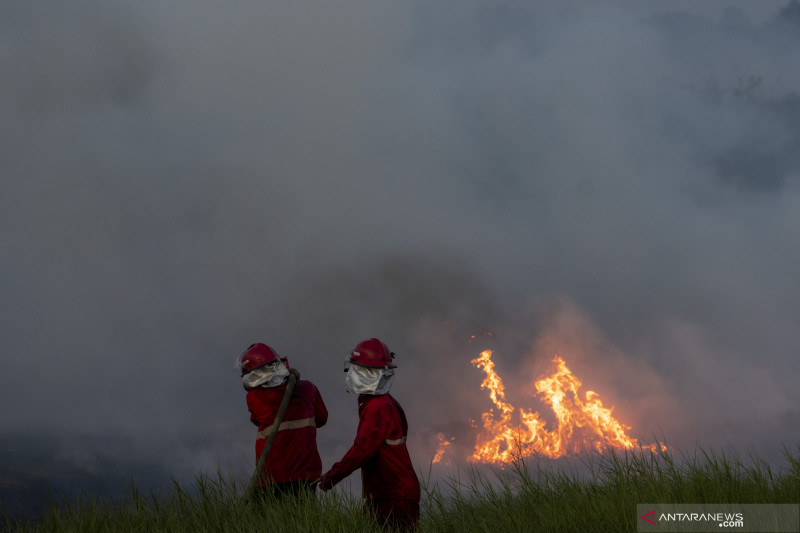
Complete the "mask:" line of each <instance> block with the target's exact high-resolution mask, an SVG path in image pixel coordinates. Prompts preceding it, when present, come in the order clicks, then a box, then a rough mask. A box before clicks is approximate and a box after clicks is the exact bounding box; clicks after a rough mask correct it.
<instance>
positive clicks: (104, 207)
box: [0, 0, 800, 477]
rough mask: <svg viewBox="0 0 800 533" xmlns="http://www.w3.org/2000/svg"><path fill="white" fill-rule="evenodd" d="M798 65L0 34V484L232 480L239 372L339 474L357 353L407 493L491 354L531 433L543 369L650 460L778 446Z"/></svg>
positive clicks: (684, 16) (566, 51)
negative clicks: (1, 477) (305, 409)
mask: <svg viewBox="0 0 800 533" xmlns="http://www.w3.org/2000/svg"><path fill="white" fill-rule="evenodd" d="M799 53H800V4H799V3H798V2H789V1H760V2H750V1H732V0H731V1H721V2H701V3H698V2H688V1H687V2H679V1H671V2H665V1H663V2H632V1H630V2H629V1H615V2H612V1H605V2H595V3H591V4H588V3H584V2H555V1H552V2H550V1H547V2H515V1H504V0H498V1H493V2H488V1H483V0H467V1H463V0H459V1H458V2H456V1H450V0H445V1H443V2H438V3H436V4H433V5H432V4H430V3H429V2H418V1H411V2H405V3H401V4H398V3H396V2H364V1H361V0H343V1H340V2H335V3H331V2H327V3H326V2H269V1H267V2H265V1H261V2H254V1H243V2H236V3H234V4H230V3H219V2H211V1H198V2H191V3H179V2H156V1H149V0H148V1H142V2H137V3H135V4H131V3H129V2H121V1H111V2H107V1H105V2H101V1H99V0H87V1H82V2H74V3H68V4H65V3H63V2H57V1H53V0H46V1H43V2H35V3H31V2H23V1H17V0H12V1H10V2H3V3H2V6H0V258H1V259H2V260H1V261H0V313H1V314H2V315H1V316H2V319H1V320H0V339H1V340H2V343H1V344H0V346H2V348H0V350H2V351H1V352H0V353H1V354H2V355H1V356H0V443H3V444H2V445H3V446H5V447H6V450H5V453H4V455H5V456H6V458H7V459H6V460H5V462H6V465H5V466H4V468H6V470H8V469H10V470H9V471H11V472H12V474H10V475H12V477H13V475H17V474H19V472H21V471H22V470H24V465H23V464H22V462H23V459H19V457H21V456H20V455H19V453H16V452H18V451H19V450H20V449H22V448H29V447H33V449H46V450H49V452H48V454H49V455H50V456H51V457H52V458H53V460H54V461H56V462H61V463H62V464H70V465H73V466H75V467H76V468H85V469H88V470H91V469H92V468H100V466H98V465H107V464H116V465H118V466H116V467H114V468H116V469H117V470H119V469H120V468H121V469H122V470H123V471H124V472H127V471H130V472H136V471H137V468H139V467H140V466H141V465H150V466H152V465H156V466H157V467H158V468H161V469H163V470H164V471H165V472H168V473H169V474H170V475H176V476H178V477H182V476H183V477H186V476H188V477H191V476H193V475H195V474H196V473H199V472H214V471H217V470H222V471H226V472H228V471H229V472H234V473H236V475H240V476H246V475H247V472H248V469H250V468H251V467H252V463H253V461H254V458H253V454H254V452H253V441H254V438H255V428H254V426H252V425H251V424H250V422H249V416H248V413H247V410H246V406H245V403H244V391H243V389H242V386H241V381H240V377H239V373H238V372H237V370H236V369H235V368H234V361H235V359H236V357H237V356H238V355H239V354H240V353H241V352H242V351H243V350H244V349H245V348H246V347H247V346H248V345H249V344H251V343H253V342H264V343H267V344H269V345H270V346H272V347H273V348H275V349H276V350H277V351H278V352H279V353H281V354H282V355H286V356H288V357H289V361H290V363H291V364H292V365H293V366H295V367H297V368H298V369H299V370H300V371H301V373H302V376H303V378H304V379H309V380H311V381H312V382H313V383H315V384H316V385H317V387H318V388H319V390H320V391H321V394H322V396H323V398H324V400H325V402H326V403H327V405H328V408H329V410H330V413H331V414H330V420H329V423H328V425H327V426H326V427H324V428H322V429H321V430H320V431H319V435H318V442H319V446H320V452H321V454H322V458H323V465H324V467H325V468H328V467H329V466H330V465H331V464H332V463H333V462H335V461H336V460H338V459H339V458H340V457H341V456H342V455H343V453H344V452H345V451H346V450H347V448H348V447H349V445H350V444H351V442H352V439H353V436H354V434H355V428H356V424H357V418H356V399H355V397H353V396H352V395H348V394H346V393H345V391H344V375H343V373H342V371H341V368H342V363H343V360H344V357H345V355H346V354H347V353H348V351H349V350H350V349H352V348H353V346H354V345H355V344H356V343H358V342H359V341H361V340H363V339H366V338H369V337H378V338H380V339H381V340H383V341H384V342H386V344H387V345H388V346H389V347H390V348H391V349H392V350H393V351H394V352H396V354H397V360H396V361H397V364H398V367H399V368H398V372H397V377H396V379H395V382H394V385H393V389H392V393H393V395H394V396H395V397H396V398H397V399H398V400H399V401H400V403H401V404H402V405H403V407H404V409H405V410H406V414H407V416H408V419H409V425H410V434H409V449H410V451H411V455H412V459H413V460H414V462H415V464H416V465H417V466H418V467H419V468H420V469H421V470H426V469H427V468H428V466H429V464H430V460H431V458H432V457H433V454H434V451H435V448H436V435H437V433H439V432H443V433H445V434H447V435H449V436H453V437H457V438H458V439H460V440H459V442H462V443H464V442H466V443H467V445H466V446H467V447H468V445H469V442H470V440H469V439H471V438H474V429H473V428H471V427H470V426H471V423H472V422H471V421H472V420H475V419H479V417H480V414H481V413H482V412H484V411H486V410H488V409H489V407H490V405H491V404H490V402H489V400H488V396H487V394H486V392H485V391H482V390H481V389H480V382H481V380H482V379H483V375H482V373H481V372H480V371H479V370H477V369H476V368H475V367H474V366H473V365H471V364H470V360H472V359H473V358H475V357H476V356H477V354H478V353H479V352H480V351H481V350H482V349H485V348H490V349H492V350H494V354H495V355H494V359H495V361H496V364H497V370H498V373H499V374H500V375H501V377H503V379H504V382H505V385H506V389H507V393H508V395H509V397H510V398H512V399H513V401H514V402H515V404H517V405H520V406H529V407H531V408H536V409H539V410H540V412H543V413H545V412H546V407H543V406H542V405H541V404H539V403H537V401H538V400H537V398H536V395H535V393H534V392H533V387H532V383H533V381H534V380H535V379H536V378H537V377H539V376H541V375H542V374H543V373H544V372H546V371H547V370H548V368H549V367H548V365H549V364H550V361H551V360H552V358H553V356H554V355H556V354H558V355H559V356H561V357H562V358H564V359H565V360H566V362H567V364H568V366H569V367H570V368H571V369H572V370H573V372H574V373H575V375H576V376H577V377H579V378H580V379H581V381H582V382H583V383H584V385H585V387H586V388H587V389H591V390H594V391H596V392H597V393H598V394H599V395H600V397H601V398H602V399H603V401H604V403H605V404H607V405H613V406H614V414H615V416H617V418H618V419H620V421H622V422H624V423H625V424H626V425H628V426H630V427H631V430H630V433H631V435H632V436H633V437H635V438H638V439H640V440H641V441H642V442H652V440H653V438H654V436H657V437H658V438H660V439H663V440H665V441H666V442H667V443H668V444H670V445H672V446H675V447H677V448H681V449H688V450H693V449H695V447H697V446H702V447H733V448H735V449H737V450H742V451H743V450H754V451H756V452H757V453H761V454H765V455H767V456H770V457H771V456H772V454H774V453H775V450H776V449H780V447H781V446H783V445H786V446H789V447H790V448H793V447H796V446H797V444H798V441H800V429H798V428H800V405H798V399H797V398H798V397H797V393H796V391H797V390H798V388H799V387H800V357H798V350H799V349H800V327H798V324H799V323H800V289H799V288H798V285H797V281H796V279H797V272H799V271H800V239H798V238H797V228H798V227H800V69H797V68H796V67H797V57H798V54H799ZM11 442H13V443H14V444H13V445H12V444H9V443H11ZM15 453H16V455H15ZM453 459H454V460H457V459H458V458H457V457H454V458H453ZM15 461H16V463H15ZM109 462H110V463H109ZM119 465H124V466H119ZM137 465H138V466H137ZM103 468H106V466H103ZM14 472H16V473H17V474H14ZM19 475H21V474H19ZM354 477H356V476H354Z"/></svg>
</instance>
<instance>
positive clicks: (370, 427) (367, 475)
mask: <svg viewBox="0 0 800 533" xmlns="http://www.w3.org/2000/svg"><path fill="white" fill-rule="evenodd" d="M393 357H394V353H392V352H390V351H389V348H387V346H386V345H385V344H384V343H383V342H381V341H380V340H378V339H375V338H372V339H367V340H365V341H362V342H360V343H358V345H356V347H355V348H354V349H353V350H352V351H351V352H350V354H349V355H348V357H347V360H346V361H345V368H344V371H345V372H346V373H347V376H346V378H345V390H346V391H347V392H349V393H352V394H358V430H357V432H356V438H355V441H354V442H353V445H352V446H351V447H350V449H349V450H348V451H347V453H345V455H344V457H343V458H342V460H341V461H339V462H338V463H336V464H334V465H333V467H331V469H330V470H329V471H328V472H326V473H325V475H323V476H322V477H321V478H320V479H319V480H317V482H318V483H319V485H320V488H321V489H322V490H330V489H331V488H332V487H333V486H334V485H336V484H337V483H339V482H340V481H341V480H342V479H344V478H346V477H347V476H349V475H350V474H351V473H352V472H354V471H355V470H357V469H358V468H360V469H361V479H362V486H363V487H362V490H363V496H364V508H365V511H366V512H368V513H370V514H373V515H374V516H375V517H376V518H377V519H378V520H379V521H380V522H381V523H382V524H385V525H387V526H390V527H394V528H400V529H414V528H415V527H416V525H417V523H418V521H419V499H420V487H419V480H418V479H417V475H416V473H415V472H414V466H413V465H412V464H411V458H410V456H409V454H408V448H406V438H407V435H408V423H407V422H406V415H405V413H404V412H403V408H402V407H400V404H399V403H398V402H397V400H395V399H394V398H393V397H392V395H391V394H389V389H390V388H391V386H392V380H393V379H394V372H395V368H397V367H396V365H395V364H394V363H393V362H392V358H393Z"/></svg>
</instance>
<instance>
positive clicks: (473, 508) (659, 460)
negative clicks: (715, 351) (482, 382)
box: [0, 448, 800, 533]
mask: <svg viewBox="0 0 800 533" xmlns="http://www.w3.org/2000/svg"><path fill="white" fill-rule="evenodd" d="M784 456H785V459H786V464H785V465H784V466H782V467H781V468H780V469H779V470H775V469H774V468H773V467H771V466H770V465H769V464H767V463H766V462H765V461H762V460H759V459H758V458H755V457H750V458H749V461H748V464H747V465H746V464H745V462H743V461H742V460H740V459H739V458H738V457H737V456H733V455H730V454H724V453H716V452H707V451H704V450H699V451H697V452H696V453H694V454H692V455H686V454H681V455H680V456H679V457H677V458H676V457H675V456H673V455H672V454H670V453H666V452H665V453H659V454H653V453H650V452H649V451H646V452H645V451H640V452H636V453H630V452H628V453H623V454H620V453H613V452H610V453H608V454H604V455H594V456H587V457H584V458H581V459H578V463H577V464H575V463H573V464H572V466H571V468H570V469H568V470H565V469H564V468H553V467H552V464H550V463H549V462H548V463H547V464H545V463H544V461H543V460H540V459H536V458H532V459H531V458H529V459H526V460H519V461H516V462H514V463H513V465H510V468H508V469H507V470H506V471H503V472H500V473H498V474H494V475H486V474H482V473H479V472H478V471H477V470H475V469H473V468H464V469H460V470H458V471H457V472H456V473H455V474H454V475H452V476H451V477H450V478H449V479H448V480H446V481H442V482H430V480H428V481H427V482H425V483H424V484H423V485H424V488H423V500H422V508H423V517H422V520H421V522H420V529H421V531H423V532H436V533H446V532H453V533H456V532H458V533H461V532H471V531H481V532H483V531H486V532H489V531H503V532H515V531H519V532H523V531H524V532H529V531H564V532H572V531H623V532H624V531H636V519H637V517H636V505H637V504H639V503H715V504H716V503H738V504H745V503H798V502H800V448H798V450H796V451H794V452H791V451H789V450H788V449H787V450H785V453H784ZM562 464H563V463H562ZM242 493H243V487H240V486H237V484H236V481H235V480H231V479H225V478H224V476H222V475H218V476H217V478H216V479H214V478H210V477H207V476H200V477H198V478H197V480H196V481H195V483H194V485H193V486H191V487H183V486H181V485H179V484H178V483H174V485H173V486H172V487H171V490H170V491H169V494H168V496H166V497H157V496H150V497H147V496H145V495H143V494H140V493H139V492H138V491H137V490H136V489H135V487H131V497H130V499H129V501H128V503H126V504H124V505H110V504H104V503H101V502H100V501H99V500H98V499H97V498H90V499H89V500H88V501H79V502H74V503H71V504H64V505H61V506H56V505H54V506H52V508H51V509H50V512H49V514H48V515H47V516H46V517H45V518H44V519H43V520H41V521H39V522H37V523H32V524H23V523H17V524H12V523H10V522H6V524H5V527H6V529H7V530H8V531H10V532H14V533H38V532H43V531H47V532H64V533H74V532H81V533H86V532H89V533H91V532H108V531H114V532H164V533H168V532H189V531H191V532H203V531H225V532H259V531H263V532H276V531H285V532H298V533H301V532H302V533H306V532H325V533H327V532H342V533H344V532H347V533H361V532H364V533H366V532H373V531H380V528H379V527H378V526H377V525H376V524H374V523H372V522H370V521H369V520H366V519H365V517H364V515H363V514H362V513H361V502H360V499H359V498H358V497H355V496H351V495H347V494H342V493H340V492H337V491H332V492H329V493H318V494H316V495H314V494H309V495H306V496H304V497H303V498H301V499H300V500H298V501H294V500H287V501H276V500H274V499H266V500H263V501H259V502H252V503H250V504H246V503H244V502H243V500H242V497H241V494H242ZM0 523H2V522H0Z"/></svg>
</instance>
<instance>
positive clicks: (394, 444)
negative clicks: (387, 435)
mask: <svg viewBox="0 0 800 533" xmlns="http://www.w3.org/2000/svg"><path fill="white" fill-rule="evenodd" d="M405 441H406V438H405V437H403V438H402V439H397V440H391V439H386V441H385V442H386V444H388V445H389V446H397V445H398V444H403V443H405Z"/></svg>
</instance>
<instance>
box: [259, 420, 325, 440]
mask: <svg viewBox="0 0 800 533" xmlns="http://www.w3.org/2000/svg"><path fill="white" fill-rule="evenodd" d="M307 426H316V424H315V423H314V419H313V418H303V419H302V420H287V421H286V422H281V425H280V426H278V431H283V430H284V429H297V428H304V427H307ZM274 427H275V424H272V425H271V426H267V427H265V428H264V429H262V430H261V431H259V432H258V436H257V437H256V438H258V439H266V438H268V437H269V434H270V433H272V428H274Z"/></svg>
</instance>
